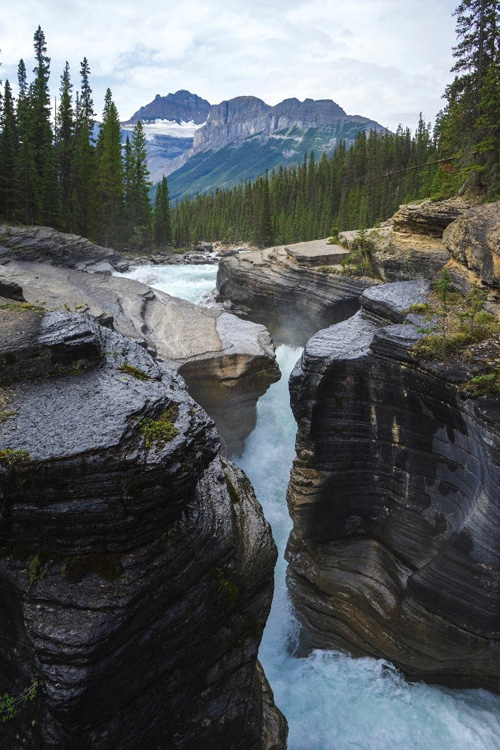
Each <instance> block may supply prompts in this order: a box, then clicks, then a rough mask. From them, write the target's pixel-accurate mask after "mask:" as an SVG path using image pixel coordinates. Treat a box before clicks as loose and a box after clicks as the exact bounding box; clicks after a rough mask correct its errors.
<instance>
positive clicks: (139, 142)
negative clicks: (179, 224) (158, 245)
mask: <svg viewBox="0 0 500 750" xmlns="http://www.w3.org/2000/svg"><path fill="white" fill-rule="evenodd" d="M126 159H130V161H131V164H130V167H131V175H130V184H129V189H128V193H129V195H128V200H127V202H126V204H125V208H126V214H125V216H126V220H127V222H128V223H129V225H130V226H131V228H132V236H131V241H132V244H133V246H135V247H136V248H137V249H140V248H142V247H144V246H145V245H146V244H147V243H148V242H150V240H151V204H150V202H149V188H150V182H149V171H148V165H147V151H146V137H145V135H144V130H143V127H142V123H141V122H140V120H139V122H137V123H136V124H135V126H134V130H133V133H132V142H131V144H130V157H127V156H126ZM127 169H129V166H128V165H127Z"/></svg>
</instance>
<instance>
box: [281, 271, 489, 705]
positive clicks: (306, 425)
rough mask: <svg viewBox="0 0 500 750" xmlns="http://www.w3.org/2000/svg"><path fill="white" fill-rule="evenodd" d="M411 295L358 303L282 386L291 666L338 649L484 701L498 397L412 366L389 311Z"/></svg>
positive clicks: (378, 295) (442, 371)
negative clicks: (286, 413)
mask: <svg viewBox="0 0 500 750" xmlns="http://www.w3.org/2000/svg"><path fill="white" fill-rule="evenodd" d="M422 284H423V282H406V283H399V284H392V285H387V286H380V287H378V288H375V289H370V290H367V291H366V292H365V293H364V295H363V297H362V309H361V311H360V312H359V313H357V314H356V315H355V316H354V317H352V318H351V319H350V320H347V321H345V322H343V323H339V324H337V325H334V326H331V327H330V328H328V329H326V330H323V331H320V332H319V333H318V334H317V335H316V336H314V337H313V338H311V339H310V341H309V342H308V343H307V345H306V348H305V350H304V354H303V356H302V359H301V361H300V362H299V363H298V364H297V366H296V368H295V370H294V372H293V373H292V376H291V379H290V390H291V397H292V407H293V410H294V414H295V417H296V419H297V422H298V425H299V432H298V437H297V456H296V459H295V462H294V467H293V471H292V476H291V482H290V486H289V492H288V503H289V507H290V512H291V515H292V518H293V522H294V526H293V531H292V533H291V536H290V540H289V543H288V549H287V558H288V561H289V568H288V585H289V591H290V594H291V597H292V601H293V604H294V607H295V610H296V614H297V617H298V619H299V621H300V623H301V632H300V641H299V653H301V654H306V653H309V652H310V651H311V650H313V649H315V648H324V649H330V648H335V649H341V650H343V651H346V652H348V653H350V654H353V655H355V656H362V655H371V656H374V657H377V658H385V659H389V660H390V661H391V662H393V663H394V664H395V665H396V666H397V667H398V668H400V669H401V670H402V671H403V672H404V673H405V674H406V675H408V676H409V677H411V678H413V679H425V680H428V681H431V682H440V683H443V684H448V685H452V686H467V687H478V686H482V687H487V688H490V689H493V690H496V691H498V690H500V648H499V639H498V636H499V619H498V615H497V613H498V611H499V608H500V588H499V586H498V577H499V572H500V550H499V547H498V544H497V539H498V537H499V535H500V506H499V502H498V498H499V496H500V491H499V490H500V487H499V483H500V477H499V462H498V456H499V449H500V426H499V425H500V422H499V418H500V409H499V408H498V401H499V399H498V397H483V398H480V399H477V400H471V399H464V398H463V397H462V396H461V395H460V393H459V390H458V387H457V381H459V380H460V379H463V378H464V377H467V373H466V369H467V368H466V367H465V364H464V365H463V366H462V372H461V373H458V371H457V369H456V368H453V367H449V366H447V365H446V364H443V363H442V364H441V365H440V366H439V367H434V366H432V365H431V364H425V363H423V362H418V361H416V360H415V359H414V357H413V356H412V354H411V348H412V346H413V344H414V343H415V341H416V340H418V338H419V337H420V336H421V335H422V334H421V333H419V332H418V327H417V326H414V325H411V324H408V323H401V319H402V315H401V313H402V309H403V308H408V307H410V305H411V304H412V303H414V302H419V301H421V300H422V296H423V294H424V293H425V285H424V286H423V285H422Z"/></svg>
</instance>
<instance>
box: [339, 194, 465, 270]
mask: <svg viewBox="0 0 500 750" xmlns="http://www.w3.org/2000/svg"><path fill="white" fill-rule="evenodd" d="M468 209H469V204H468V203H466V202H465V201H464V200H462V199H450V200H446V201H431V200H425V201H420V202H418V203H409V204H408V205H404V206H400V207H399V210H398V211H396V213H395V214H394V216H393V217H392V218H391V219H389V221H387V222H384V223H383V224H382V225H381V226H380V227H376V228H373V229H369V230H368V232H367V236H368V237H369V239H370V240H371V242H372V244H373V253H372V260H373V265H374V268H375V270H376V272H377V274H378V275H379V277H380V278H381V279H383V280H384V281H403V280H407V279H415V278H424V279H433V278H435V277H436V275H437V274H439V273H440V272H441V271H442V270H443V268H444V267H445V266H446V265H447V264H449V262H450V260H452V257H453V251H452V250H451V248H450V247H449V246H448V243H446V241H445V239H444V236H443V235H444V233H445V231H446V228H447V227H448V226H450V225H452V224H453V223H454V222H456V221H457V220H458V219H459V218H460V217H462V216H463V215H464V214H466V213H467V211H468ZM357 236H358V232H357V231H350V232H341V233H340V238H341V240H342V241H343V242H344V243H345V244H346V245H347V246H350V245H352V243H353V241H354V240H355V239H356V238H357Z"/></svg>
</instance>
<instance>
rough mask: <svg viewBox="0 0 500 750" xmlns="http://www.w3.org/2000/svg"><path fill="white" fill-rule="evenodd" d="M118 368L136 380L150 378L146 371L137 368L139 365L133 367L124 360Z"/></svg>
mask: <svg viewBox="0 0 500 750" xmlns="http://www.w3.org/2000/svg"><path fill="white" fill-rule="evenodd" d="M118 369H119V370H120V371H121V372H124V373H125V375H131V376H132V377H133V378H135V379H136V380H151V378H150V377H149V375H148V374H147V372H144V370H141V369H139V367H134V365H129V364H128V362H124V363H123V364H122V365H120V367H119V368H118Z"/></svg>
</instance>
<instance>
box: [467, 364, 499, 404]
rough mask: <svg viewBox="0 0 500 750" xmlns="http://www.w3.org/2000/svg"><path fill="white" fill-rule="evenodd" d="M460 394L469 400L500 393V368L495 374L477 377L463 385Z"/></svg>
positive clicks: (488, 373)
mask: <svg viewBox="0 0 500 750" xmlns="http://www.w3.org/2000/svg"><path fill="white" fill-rule="evenodd" d="M460 393H461V394H462V395H463V396H466V397H467V398H479V397H480V396H490V395H495V394H499V393H500V367H496V368H495V369H494V370H493V372H487V373H484V374H482V375H475V376H474V377H473V378H471V379H470V380H467V381H466V382H465V383H462V385H461V386H460Z"/></svg>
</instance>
